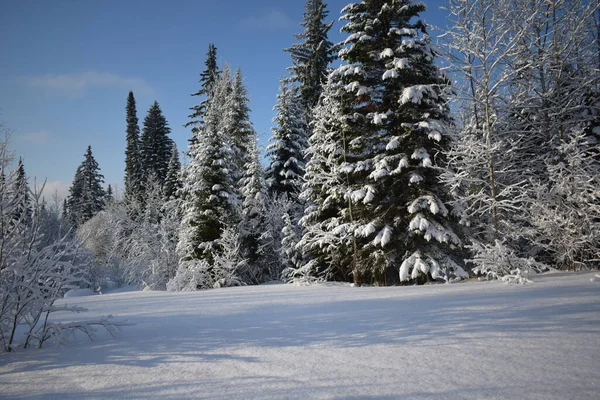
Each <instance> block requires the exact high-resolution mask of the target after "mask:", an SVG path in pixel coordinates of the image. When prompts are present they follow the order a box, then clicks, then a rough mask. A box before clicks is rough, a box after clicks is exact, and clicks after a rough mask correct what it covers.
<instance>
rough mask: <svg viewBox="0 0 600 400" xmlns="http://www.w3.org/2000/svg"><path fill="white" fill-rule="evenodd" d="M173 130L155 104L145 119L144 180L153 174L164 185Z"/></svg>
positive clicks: (141, 155)
mask: <svg viewBox="0 0 600 400" xmlns="http://www.w3.org/2000/svg"><path fill="white" fill-rule="evenodd" d="M170 132H171V128H169V124H168V123H167V120H166V118H165V117H164V115H163V113H162V110H161V109H160V106H159V105H158V102H156V101H155V102H154V104H152V106H151V107H150V109H149V110H148V115H147V116H146V118H145V119H144V128H143V130H142V137H141V140H140V158H141V165H142V172H143V174H144V179H146V178H147V177H149V176H150V175H151V174H154V175H156V179H158V182H160V184H163V182H164V181H165V177H166V175H167V169H168V166H169V159H170V158H171V151H172V148H173V141H172V140H171V139H170V138H169V133H170Z"/></svg>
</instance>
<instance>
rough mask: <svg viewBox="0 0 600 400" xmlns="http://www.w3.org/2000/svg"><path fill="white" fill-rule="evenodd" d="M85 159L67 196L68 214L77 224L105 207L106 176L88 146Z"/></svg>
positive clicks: (79, 224) (80, 223) (81, 223)
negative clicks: (104, 184) (103, 185)
mask: <svg viewBox="0 0 600 400" xmlns="http://www.w3.org/2000/svg"><path fill="white" fill-rule="evenodd" d="M84 157H85V159H84V160H83V162H82V163H81V165H79V167H78V168H77V172H75V177H74V179H73V183H72V184H71V187H70V188H69V197H68V198H67V210H68V216H69V219H70V220H71V222H72V223H73V224H74V225H75V226H81V225H83V223H85V222H86V221H88V220H89V219H91V218H92V217H93V216H94V215H96V214H97V213H98V212H99V211H100V210H102V209H103V208H104V204H105V200H106V193H105V191H104V189H103V188H102V183H103V182H104V176H102V174H100V167H99V166H98V163H97V162H96V160H95V159H94V156H93V154H92V147H91V146H88V148H87V150H86V152H85V155H84Z"/></svg>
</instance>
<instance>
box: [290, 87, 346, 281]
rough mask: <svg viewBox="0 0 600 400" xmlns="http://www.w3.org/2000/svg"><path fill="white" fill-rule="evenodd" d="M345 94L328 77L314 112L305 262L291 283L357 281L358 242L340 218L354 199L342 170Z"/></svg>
mask: <svg viewBox="0 0 600 400" xmlns="http://www.w3.org/2000/svg"><path fill="white" fill-rule="evenodd" d="M342 91H343V87H342V86H341V85H339V84H336V83H334V82H333V81H332V79H328V81H327V83H326V85H325V87H324V89H323V94H322V96H321V99H320V100H319V103H318V104H317V106H316V107H315V108H314V110H313V122H312V134H311V136H310V137H309V140H308V143H309V146H308V149H307V158H308V162H307V164H306V172H305V174H304V184H303V186H302V193H301V194H300V199H301V200H302V201H304V202H305V204H306V207H305V210H304V215H303V217H302V218H301V219H300V224H301V225H302V227H303V229H304V232H303V236H302V238H301V240H300V242H299V243H298V249H299V250H300V251H301V252H302V253H303V254H304V255H305V261H306V262H305V263H304V264H303V265H302V266H300V268H296V269H295V270H291V269H290V270H288V271H286V272H287V273H286V275H287V277H288V278H290V279H292V280H298V279H300V280H314V279H325V280H339V281H348V280H352V270H351V266H352V265H353V261H352V255H353V254H354V250H353V244H354V241H353V238H352V232H351V231H349V230H348V229H347V226H346V223H345V222H344V221H343V220H342V219H341V218H340V214H339V211H340V210H341V209H342V208H343V207H344V205H345V204H348V205H350V206H351V203H349V201H350V200H347V199H345V198H344V194H345V193H346V186H347V180H346V174H345V173H343V172H342V171H341V166H342V164H343V163H344V162H345V160H346V157H345V155H346V145H345V143H344V137H343V135H342V132H343V129H344V123H345V118H344V114H343V112H342V108H341V104H340V99H341V95H342Z"/></svg>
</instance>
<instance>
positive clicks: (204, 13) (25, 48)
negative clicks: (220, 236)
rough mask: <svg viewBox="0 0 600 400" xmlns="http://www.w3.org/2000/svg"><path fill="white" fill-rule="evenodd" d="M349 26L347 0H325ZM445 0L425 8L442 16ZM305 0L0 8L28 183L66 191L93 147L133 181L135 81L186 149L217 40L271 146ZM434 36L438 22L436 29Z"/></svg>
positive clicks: (4, 79)
mask: <svg viewBox="0 0 600 400" xmlns="http://www.w3.org/2000/svg"><path fill="white" fill-rule="evenodd" d="M326 3H327V5H328V10H329V11H330V14H329V20H335V21H336V23H335V25H334V28H333V29H332V32H331V39H332V41H334V42H337V41H340V40H342V39H343V35H342V34H340V33H339V29H340V27H341V26H342V23H340V22H338V21H337V20H338V18H339V16H340V10H341V9H342V8H343V7H344V6H345V5H346V4H348V1H347V0H331V1H326ZM444 3H445V2H444V1H428V2H426V4H427V5H428V11H427V12H426V13H425V14H424V15H423V16H422V17H423V19H425V20H426V21H427V22H429V23H431V24H434V25H442V24H443V23H444V18H445V16H444V15H445V14H444V12H443V11H440V10H439V8H440V6H441V5H443V4H444ZM304 4H305V1H304V0H257V1H244V0H221V1H213V0H171V1H164V0H163V1H156V0H81V1H75V0H53V1H44V0H37V1H33V0H19V1H10V2H5V3H4V4H3V6H2V12H1V13H0V54H2V57H1V58H0V121H3V122H4V123H5V125H6V127H8V128H10V129H11V130H12V139H11V147H12V148H13V149H14V150H15V152H16V153H17V156H21V157H23V159H24V163H25V168H26V172H27V174H28V176H29V177H30V183H33V177H37V182H38V183H39V182H41V181H43V180H44V179H47V181H48V184H47V189H48V192H53V191H54V190H55V189H57V190H58V192H59V195H61V196H63V195H64V194H66V192H67V189H68V187H69V185H70V183H71V181H72V179H73V175H74V173H75V170H76V168H77V166H78V165H79V164H80V163H81V161H82V160H83V154H84V152H85V149H86V147H87V146H88V145H91V146H92V150H93V153H94V156H95V158H96V160H97V161H98V163H99V164H100V168H101V172H102V173H103V174H104V176H105V181H106V184H108V183H111V184H112V185H113V186H116V187H117V189H118V190H119V191H121V190H122V189H123V184H122V180H123V170H124V167H125V160H124V151H125V104H126V99H127V94H128V92H129V90H133V92H134V94H135V97H136V100H137V108H138V118H139V119H140V127H141V125H142V122H143V119H144V116H145V115H146V112H147V110H148V108H149V107H150V105H151V104H152V102H154V100H157V101H158V102H159V103H160V105H161V108H162V109H163V112H164V114H165V117H166V118H167V120H168V122H169V124H170V126H171V129H172V133H171V137H172V138H173V140H175V142H176V143H177V145H178V147H179V149H180V150H184V149H186V146H187V139H188V138H189V137H190V131H189V130H188V129H185V128H183V124H184V123H185V122H186V121H187V115H188V114H189V107H190V106H192V105H193V104H194V103H195V102H196V98H192V97H191V96H190V93H193V92H195V91H197V89H198V87H199V84H198V79H199V74H200V72H201V71H202V70H203V69H204V61H205V56H206V51H207V48H208V45H209V43H214V44H215V45H216V46H217V53H218V60H219V63H220V64H221V65H222V64H223V63H224V62H227V63H228V64H230V65H231V66H232V67H233V68H235V67H240V68H241V69H242V73H243V75H244V78H245V83H246V86H247V88H248V92H249V96H250V99H251V103H250V107H251V109H252V114H251V119H252V122H253V123H254V127H255V129H256V130H257V132H258V133H259V136H260V138H261V142H260V143H261V145H263V146H264V145H266V143H267V141H268V138H269V136H270V128H271V126H272V123H271V119H272V118H273V116H274V113H273V111H272V108H273V105H274V104H275V101H276V95H277V91H278V80H279V78H280V77H282V76H284V75H285V74H286V67H288V66H289V65H290V62H291V61H290V57H289V54H288V53H286V52H284V51H283V49H284V48H286V47H289V46H290V45H291V44H292V43H294V42H295V39H294V37H293V34H294V33H300V32H301V31H302V27H301V26H300V22H301V21H302V13H303V12H304ZM433 33H434V34H435V31H434V32H433Z"/></svg>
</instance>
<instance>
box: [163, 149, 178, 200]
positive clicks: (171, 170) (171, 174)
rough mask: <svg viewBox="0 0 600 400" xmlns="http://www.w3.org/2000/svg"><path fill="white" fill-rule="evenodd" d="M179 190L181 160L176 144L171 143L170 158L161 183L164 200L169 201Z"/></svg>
mask: <svg viewBox="0 0 600 400" xmlns="http://www.w3.org/2000/svg"><path fill="white" fill-rule="evenodd" d="M179 190H181V162H180V161H179V153H178V151H177V145H176V144H175V143H173V149H172V152H171V159H170V160H169V166H168V168H167V175H166V177H165V183H164V185H163V197H164V200H165V201H169V200H173V199H175V198H176V197H177V193H178V191H179Z"/></svg>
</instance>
